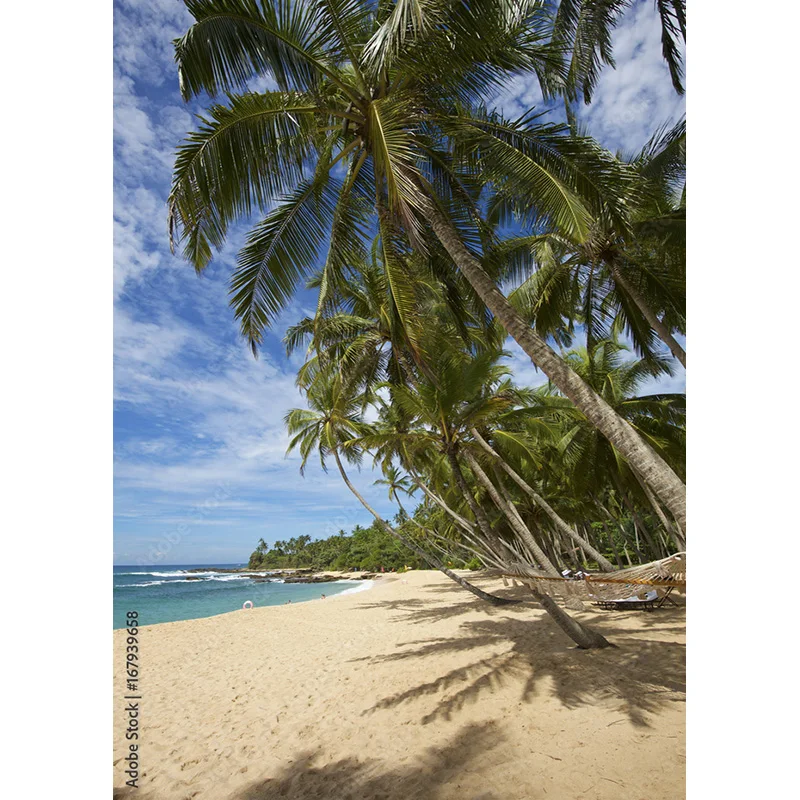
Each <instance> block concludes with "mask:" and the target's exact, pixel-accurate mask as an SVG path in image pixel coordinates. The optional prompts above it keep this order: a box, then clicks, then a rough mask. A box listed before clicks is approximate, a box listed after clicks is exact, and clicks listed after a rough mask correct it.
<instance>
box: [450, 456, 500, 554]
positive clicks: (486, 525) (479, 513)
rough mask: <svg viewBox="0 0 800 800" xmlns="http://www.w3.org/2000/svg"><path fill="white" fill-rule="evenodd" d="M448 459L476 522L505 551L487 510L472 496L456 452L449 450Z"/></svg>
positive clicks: (483, 533) (482, 532) (497, 546)
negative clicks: (493, 528)
mask: <svg viewBox="0 0 800 800" xmlns="http://www.w3.org/2000/svg"><path fill="white" fill-rule="evenodd" d="M447 460H448V462H449V463H450V469H452V471H453V477H454V478H455V481H456V484H457V485H458V488H459V491H460V492H461V494H462V495H464V499H465V500H466V501H467V505H468V506H469V509H470V511H472V515H473V516H474V517H475V524H476V525H477V527H478V530H479V531H480V532H481V534H482V535H483V536H484V537H485V539H486V540H487V541H488V542H491V543H492V544H493V545H494V546H495V547H496V548H497V549H498V550H500V551H501V552H503V550H504V545H503V543H502V542H501V541H500V537H499V536H497V534H495V532H494V531H493V530H492V525H491V523H490V522H489V518H488V517H487V516H486V512H485V511H484V510H483V509H482V508H481V506H480V503H478V501H477V500H476V499H475V498H474V497H473V496H472V491H471V490H470V488H469V485H468V484H467V481H466V479H465V478H464V473H463V472H462V471H461V465H460V464H459V463H458V459H457V458H456V456H455V454H454V453H452V452H450V451H448V452H447Z"/></svg>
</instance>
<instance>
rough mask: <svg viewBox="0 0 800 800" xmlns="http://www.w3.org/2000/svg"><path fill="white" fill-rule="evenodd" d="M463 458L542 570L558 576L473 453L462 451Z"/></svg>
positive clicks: (550, 562)
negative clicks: (531, 552)
mask: <svg viewBox="0 0 800 800" xmlns="http://www.w3.org/2000/svg"><path fill="white" fill-rule="evenodd" d="M464 458H465V459H466V460H467V464H469V467H470V469H471V470H472V472H473V473H474V474H475V477H477V479H478V481H479V482H480V483H481V484H483V487H484V488H485V489H486V491H487V492H488V493H489V497H491V498H492V502H493V503H494V504H495V505H496V506H497V507H498V508H499V509H500V511H501V512H502V513H503V514H504V515H505V518H506V519H507V520H508V522H509V524H510V525H511V527H512V528H513V529H514V532H515V533H516V534H517V536H519V538H520V539H522V541H523V542H525V544H526V545H528V547H530V549H531V550H532V551H533V554H534V555H535V556H536V559H537V561H538V562H539V563H540V564H541V565H542V566H543V567H544V571H545V572H547V573H549V574H550V575H552V576H553V577H554V578H560V577H561V575H560V574H559V572H558V570H557V569H556V568H555V567H554V566H553V562H552V561H550V559H549V558H548V557H547V555H546V553H545V552H544V550H542V548H541V547H540V546H539V543H538V542H537V541H536V539H535V538H534V536H533V534H532V533H531V531H530V529H529V528H528V526H527V525H526V524H525V523H524V522H523V521H522V518H521V517H520V516H519V514H518V513H517V510H516V509H515V508H514V507H513V506H512V505H511V504H510V503H507V502H506V501H505V499H504V498H502V497H501V496H500V493H499V492H498V491H497V489H496V488H495V486H494V484H493V483H492V481H491V480H490V479H489V476H488V475H487V474H486V473H485V472H484V471H483V469H482V468H481V466H480V464H478V462H477V461H476V460H475V458H474V457H473V455H472V454H471V453H469V452H468V451H464Z"/></svg>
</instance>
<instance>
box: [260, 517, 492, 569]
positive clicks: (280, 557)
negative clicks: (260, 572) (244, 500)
mask: <svg viewBox="0 0 800 800" xmlns="http://www.w3.org/2000/svg"><path fill="white" fill-rule="evenodd" d="M406 527H408V523H407V522H406ZM398 528H399V529H400V530H403V528H404V525H403V524H402V523H400V524H399V525H398ZM408 535H409V536H411V535H413V534H412V533H411V532H410V531H409V532H408ZM247 566H248V567H249V568H250V569H289V568H295V567H311V568H313V569H316V570H325V569H330V570H352V569H358V570H367V571H369V572H379V571H380V569H381V567H383V569H385V570H386V571H387V572H388V571H391V570H397V571H401V570H403V569H404V568H406V567H408V568H409V569H428V568H429V567H428V564H427V563H426V562H425V561H424V559H422V558H420V556H418V555H417V554H416V553H414V552H413V551H412V550H410V549H409V548H407V547H406V546H405V545H403V543H402V542H400V541H398V540H397V539H396V538H395V537H394V536H392V535H391V534H389V533H387V532H386V531H385V530H384V529H383V528H382V527H381V526H380V525H378V523H377V522H374V523H373V524H372V525H370V526H369V527H367V528H362V527H361V526H360V525H356V527H355V528H353V530H352V532H351V533H345V532H344V531H339V533H337V534H335V535H334V536H329V537H328V538H327V539H316V540H314V541H312V539H311V537H310V536H297V537H293V538H291V539H289V540H288V541H277V542H275V544H274V545H273V546H272V547H271V548H270V547H268V546H267V544H266V543H265V542H264V540H263V539H262V540H261V541H260V542H259V543H258V547H256V549H255V550H254V551H253V553H252V554H251V555H250V561H249V562H248V564H247ZM450 566H453V567H455V568H468V569H478V568H480V566H481V563H480V561H479V560H477V559H475V558H472V559H468V560H467V561H464V560H463V559H459V560H457V561H452V562H451V563H450Z"/></svg>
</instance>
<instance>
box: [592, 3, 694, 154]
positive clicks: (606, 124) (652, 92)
mask: <svg viewBox="0 0 800 800" xmlns="http://www.w3.org/2000/svg"><path fill="white" fill-rule="evenodd" d="M612 42H613V48H614V61H615V62H616V68H612V67H609V66H606V67H604V68H603V71H602V72H601V73H600V78H599V80H598V83H597V87H596V90H595V93H594V95H593V97H592V103H591V105H589V106H586V105H581V106H580V108H579V109H578V118H579V120H580V121H581V122H583V123H586V124H588V127H589V133H590V134H591V135H592V136H594V137H595V138H596V139H598V140H599V141H600V142H602V143H603V144H604V145H605V146H606V147H609V148H611V149H617V148H619V149H622V150H623V151H625V152H634V151H636V150H638V149H639V148H640V147H641V146H642V145H643V144H644V143H645V142H646V141H647V139H648V138H649V137H650V136H651V135H652V134H653V132H654V131H655V130H656V129H657V128H659V127H660V126H661V125H662V124H664V123H666V122H668V121H669V120H672V121H673V122H677V121H678V119H679V118H680V116H681V115H682V114H683V113H684V109H685V102H684V99H683V97H681V96H680V95H678V94H677V93H676V92H675V89H674V88H673V86H672V81H671V80H670V77H669V70H668V68H667V66H666V63H665V62H664V59H663V56H662V55H661V28H660V23H659V18H658V14H657V12H656V10H655V8H654V6H653V4H652V3H650V2H645V3H639V4H638V5H636V6H635V7H634V8H632V9H631V10H630V11H628V12H627V13H626V14H625V15H624V16H623V17H622V19H621V21H620V24H619V26H618V27H617V29H616V30H615V32H614V34H613V39H612Z"/></svg>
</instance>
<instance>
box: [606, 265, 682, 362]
mask: <svg viewBox="0 0 800 800" xmlns="http://www.w3.org/2000/svg"><path fill="white" fill-rule="evenodd" d="M608 267H609V269H610V270H611V276H612V277H613V278H614V283H616V284H617V285H618V286H619V287H620V288H621V289H622V291H623V292H625V294H627V295H628V297H630V299H631V300H633V303H634V305H635V306H636V307H637V308H638V309H639V311H641V312H642V315H643V316H644V318H645V319H646V320H647V322H648V323H649V325H650V327H651V328H652V329H653V330H654V331H655V332H656V333H657V334H658V336H659V338H660V339H661V341H662V342H664V344H665V345H666V346H667V347H669V351H670V352H671V353H672V355H673V356H675V358H677V359H678V361H680V362H681V364H682V365H683V368H684V369H686V351H685V350H684V349H683V348H682V347H681V346H680V345H679V344H678V342H677V341H675V337H674V336H673V335H672V333H671V332H670V330H669V328H668V327H667V326H666V325H665V324H664V323H663V322H662V321H661V320H660V319H659V318H658V317H657V316H656V314H655V312H654V311H653V310H652V309H651V308H650V306H649V305H648V304H647V301H646V300H645V299H644V297H642V295H641V294H639V290H638V289H637V288H636V287H635V286H633V285H632V284H631V283H629V282H628V279H627V278H626V277H625V276H624V275H623V274H622V272H621V271H620V269H619V267H617V265H616V264H615V263H614V262H613V261H612V262H610V263H609V264H608Z"/></svg>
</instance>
